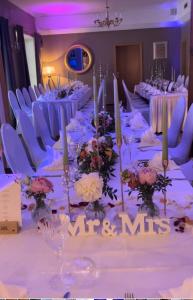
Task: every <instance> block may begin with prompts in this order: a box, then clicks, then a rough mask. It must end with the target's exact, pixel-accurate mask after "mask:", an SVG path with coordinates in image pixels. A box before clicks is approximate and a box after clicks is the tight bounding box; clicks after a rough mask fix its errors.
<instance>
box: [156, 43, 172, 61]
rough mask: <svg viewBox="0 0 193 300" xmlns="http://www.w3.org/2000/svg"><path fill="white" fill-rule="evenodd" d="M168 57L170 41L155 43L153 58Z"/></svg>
mask: <svg viewBox="0 0 193 300" xmlns="http://www.w3.org/2000/svg"><path fill="white" fill-rule="evenodd" d="M167 57H168V42H154V43H153V59H166V58H167Z"/></svg>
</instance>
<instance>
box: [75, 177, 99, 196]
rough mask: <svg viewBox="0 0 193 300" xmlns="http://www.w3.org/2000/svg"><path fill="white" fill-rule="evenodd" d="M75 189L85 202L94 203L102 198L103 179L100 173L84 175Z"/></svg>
mask: <svg viewBox="0 0 193 300" xmlns="http://www.w3.org/2000/svg"><path fill="white" fill-rule="evenodd" d="M74 187H75V191H76V193H77V195H78V196H79V197H80V198H82V199H83V200H84V201H85V202H94V201H96V200H98V199H99V198H101V197H102V192H103V179H102V178H101V177H99V174H98V173H90V174H83V175H82V177H81V179H79V180H78V181H77V182H75V184H74Z"/></svg>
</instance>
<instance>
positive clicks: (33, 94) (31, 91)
mask: <svg viewBox="0 0 193 300" xmlns="http://www.w3.org/2000/svg"><path fill="white" fill-rule="evenodd" d="M28 91H29V95H30V98H31V101H32V102H34V101H36V94H35V92H34V89H33V88H32V87H31V85H30V86H29V87H28Z"/></svg>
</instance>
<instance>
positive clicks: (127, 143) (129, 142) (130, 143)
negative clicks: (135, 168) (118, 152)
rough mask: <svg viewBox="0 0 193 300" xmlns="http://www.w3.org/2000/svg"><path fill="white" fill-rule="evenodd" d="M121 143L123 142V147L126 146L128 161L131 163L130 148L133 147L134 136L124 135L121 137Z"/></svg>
mask: <svg viewBox="0 0 193 300" xmlns="http://www.w3.org/2000/svg"><path fill="white" fill-rule="evenodd" d="M123 141H124V143H125V146H126V148H127V150H128V154H129V161H130V162H131V161H132V146H133V143H134V141H135V139H134V136H133V135H127V134H124V135H123Z"/></svg>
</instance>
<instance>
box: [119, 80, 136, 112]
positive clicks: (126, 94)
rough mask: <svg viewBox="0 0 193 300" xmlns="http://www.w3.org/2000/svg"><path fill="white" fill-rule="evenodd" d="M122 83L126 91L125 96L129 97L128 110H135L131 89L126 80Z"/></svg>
mask: <svg viewBox="0 0 193 300" xmlns="http://www.w3.org/2000/svg"><path fill="white" fill-rule="evenodd" d="M122 85H123V90H124V93H125V97H126V99H127V111H129V112H131V111H133V110H134V107H133V103H132V99H131V96H130V93H129V90H128V88H127V86H126V84H125V81H124V80H122Z"/></svg>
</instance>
